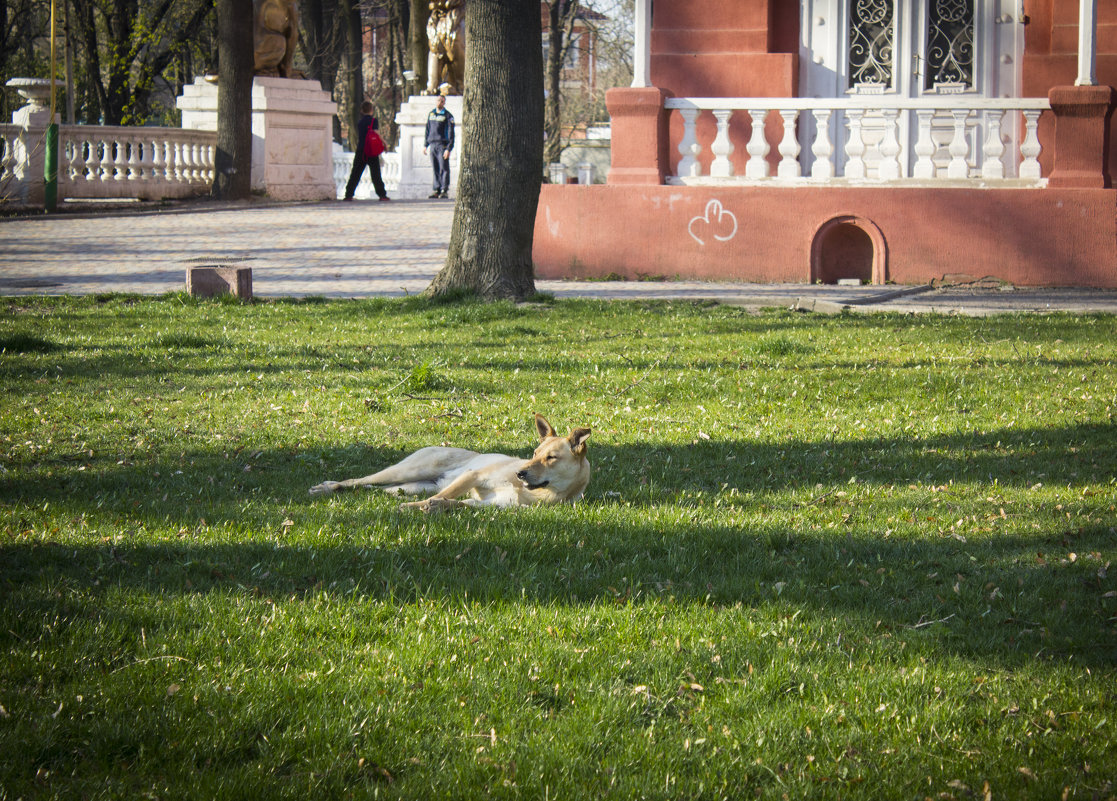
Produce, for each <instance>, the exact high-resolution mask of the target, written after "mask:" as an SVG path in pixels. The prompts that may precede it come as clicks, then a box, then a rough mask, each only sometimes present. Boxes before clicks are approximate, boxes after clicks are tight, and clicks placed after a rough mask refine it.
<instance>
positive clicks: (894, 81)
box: [800, 0, 1024, 178]
mask: <svg viewBox="0 0 1117 801" xmlns="http://www.w3.org/2000/svg"><path fill="white" fill-rule="evenodd" d="M1021 2H1022V0H801V5H800V9H801V14H802V17H801V23H802V24H801V28H800V31H801V43H800V51H801V52H800V65H801V67H800V69H801V75H800V84H801V87H802V91H801V95H802V96H804V97H812V98H830V97H833V98H838V97H851V98H855V97H859V96H863V97H865V102H866V104H867V105H869V106H870V107H871V103H872V98H873V97H874V96H885V97H889V98H892V99H903V98H913V99H914V98H931V97H942V98H943V105H944V107H949V106H951V105H958V104H959V103H962V104H965V103H966V102H968V100H970V99H986V98H997V97H1019V96H1020V54H1021V53H1022V52H1023V44H1024V41H1023V39H1024V27H1023V25H1022V23H1021V14H1022V11H1021ZM986 113H987V112H977V113H973V114H971V115H970V117H969V118H968V120H967V123H966V133H967V138H969V139H970V155H969V162H970V163H969V167H970V172H971V175H976V174H979V172H980V168H981V158H982V148H981V147H980V141H981V139H980V130H981V129H982V128H983V127H984V125H985V123H986V120H985V115H986ZM1016 115H1017V113H1012V114H1009V115H1006V118H1005V120H1004V123H1003V124H1002V126H1001V136H1002V138H1003V140H1004V142H1005V145H1006V151H1007V152H1009V153H1016V152H1018V147H1016V146H1014V145H1018V142H1017V141H1016V140H1017V139H1018V137H1019V135H1020V134H1019V132H1020V125H1019V120H1014V119H1013V117H1014V116H1016ZM803 118H804V119H802V120H801V122H800V127H801V129H802V131H803V135H804V142H805V143H808V144H805V145H804V146H803V149H802V151H801V153H802V158H803V160H804V162H805V164H804V165H803V169H804V173H805V174H809V169H810V162H811V160H812V158H813V155H812V154H811V152H810V147H809V142H811V141H813V136H814V130H813V126H814V121H813V119H810V115H803ZM886 124H887V123H886V120H885V119H884V117H883V115H881V114H879V112H878V113H875V114H874V113H872V112H869V113H866V115H865V117H864V121H863V133H864V138H865V142H866V146H867V149H866V154H865V160H866V165H867V168H868V169H867V175H868V177H870V178H871V177H875V164H876V162H877V161H879V158H880V155H879V151H877V146H878V145H879V143H880V140H881V139H882V137H883V131H884V126H885V125H886ZM917 134H918V130H917V125H916V122H915V116H914V115H913V114H912V113H910V112H904V113H901V114H900V116H899V131H898V138H899V142H900V147H901V153H900V158H899V161H900V170H901V177H908V176H910V175H911V168H912V164H913V158H912V156H913V151H914V146H915V139H916V136H917ZM953 135H954V122H953V118H952V116H951V115H950V113H949V112H946V111H940V112H937V113H936V114H935V115H934V117H933V118H932V121H931V136H932V140H933V142H934V144H935V148H936V150H935V153H934V155H933V156H932V160H933V161H934V162H935V165H936V175H938V176H939V177H941V176H945V174H946V167H947V165H948V164H949V163H950V153H949V150H948V146H949V144H950V141H951V139H952V138H953ZM830 136H831V141H832V142H834V144H835V149H836V155H837V158H838V162H839V174H843V171H841V166H842V165H844V161H845V151H844V145H845V141H846V128H845V119H844V115H843V114H840V113H839V114H835V115H833V117H832V119H831V130H830ZM808 137H809V138H808ZM1015 166H1016V165H1014V164H1006V165H1005V167H1006V170H1005V172H1006V175H1015V174H1016V172H1015ZM940 170H941V175H940V172H939V171H940Z"/></svg>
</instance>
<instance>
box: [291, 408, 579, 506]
mask: <svg viewBox="0 0 1117 801" xmlns="http://www.w3.org/2000/svg"><path fill="white" fill-rule="evenodd" d="M535 428H536V430H538V431H539V439H540V440H541V442H540V443H539V447H538V448H536V449H535V453H534V454H533V455H532V457H531V458H530V459H528V460H526V461H525V460H523V459H519V458H517V457H515V456H505V455H504V454H500V453H477V452H476V451H467V450H464V449H462V448H440V447H430V448H423V449H421V450H418V451H415V453H413V454H411V455H410V456H408V457H407V458H405V459H404V460H403V461H401V462H399V463H397V464H394V465H392V466H391V467H386V468H384V469H383V470H381V471H380V472H379V473H373V474H372V475H371V476H365V477H364V478H350V479H348V480H346V481H324V482H322V483H321V484H318V485H317V486H314V487H311V488H310V494H311V495H328V494H329V493H331V492H335V491H337V490H339V489H351V488H354V487H380V488H381V489H384V490H386V491H388V492H396V493H400V494H403V495H423V494H425V493H428V492H434V493H435V494H434V495H432V496H431V497H430V498H427V499H426V500H424V501H415V502H412V503H405V504H403V505H402V507H401V508H406V507H411V508H415V509H420V510H422V511H424V512H431V511H438V510H440V509H443V508H446V507H450V506H457V505H459V504H464V505H466V506H531V505H532V504H536V503H547V504H550V503H564V502H566V501H574V500H577V499H578V498H580V497H582V493H583V492H585V489H586V485H587V484H589V481H590V463H589V461H587V459H586V440H587V439H589V436H590V429H588V428H575V429H573V430H572V431H571V432H570V436H568V437H560V436H559V435H558V434H556V433H555V430H554V429H553V428H551V424H550V423H548V422H547V421H546V420H544V419H543V417H542V416H541V415H538V414H537V415H535ZM463 496H468V497H463ZM459 499H461V500H459Z"/></svg>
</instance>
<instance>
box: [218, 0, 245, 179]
mask: <svg viewBox="0 0 1117 801" xmlns="http://www.w3.org/2000/svg"><path fill="white" fill-rule="evenodd" d="M253 14H254V11H253V8H252V0H217V48H218V50H217V52H218V67H217V151H216V152H215V153H214V158H213V166H214V177H213V194H214V196H215V197H218V198H221V199H223V200H244V199H246V198H248V197H249V195H251V193H252V72H253V69H254V66H255V64H254V61H253V42H252V23H253Z"/></svg>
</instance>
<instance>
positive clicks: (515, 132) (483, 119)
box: [426, 0, 543, 300]
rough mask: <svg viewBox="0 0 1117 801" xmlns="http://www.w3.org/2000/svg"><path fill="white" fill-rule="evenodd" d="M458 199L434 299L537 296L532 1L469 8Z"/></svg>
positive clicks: (538, 161) (487, 0)
mask: <svg viewBox="0 0 1117 801" xmlns="http://www.w3.org/2000/svg"><path fill="white" fill-rule="evenodd" d="M465 20H466V44H465V46H466V52H467V53H468V54H469V55H468V56H467V58H466V64H465V96H464V100H463V102H464V107H465V108H464V116H465V117H466V118H467V119H468V120H469V127H468V128H467V129H466V131H465V135H464V137H463V139H464V142H462V144H461V148H462V150H461V175H460V176H459V177H458V202H457V204H456V206H455V208H454V224H453V229H452V231H451V234H450V247H449V251H448V253H447V255H446V264H445V266H444V267H443V268H442V270H441V271H440V272H439V274H438V275H437V276H435V279H434V281H432V282H431V285H430V286H429V287H428V288H427V289H426V294H427V295H430V296H438V295H444V294H447V293H452V292H456V291H471V292H476V293H477V294H478V295H480V296H481V297H484V298H486V299H496V298H512V299H515V300H523V299H525V298H528V297H530V296H531V295H533V294H534V293H535V279H534V278H533V276H532V263H531V246H532V240H533V236H534V228H535V211H536V208H537V206H538V205H539V186H540V183H541V181H542V174H543V92H542V87H543V53H542V50H543V41H542V35H541V26H540V18H539V3H538V0H469V2H468V3H467V4H466V12H465Z"/></svg>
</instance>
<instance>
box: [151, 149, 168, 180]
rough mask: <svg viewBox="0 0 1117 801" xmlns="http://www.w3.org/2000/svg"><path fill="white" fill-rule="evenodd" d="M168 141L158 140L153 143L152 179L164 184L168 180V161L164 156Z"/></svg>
mask: <svg viewBox="0 0 1117 801" xmlns="http://www.w3.org/2000/svg"><path fill="white" fill-rule="evenodd" d="M166 147H167V145H166V143H165V142H160V141H158V140H156V141H154V142H152V143H151V180H152V181H153V182H154V183H156V184H160V185H162V184H163V183H165V182H166V180H167V174H166V173H167V161H166V159H165V158H164V157H163V154H164V152H165V151H166Z"/></svg>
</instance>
